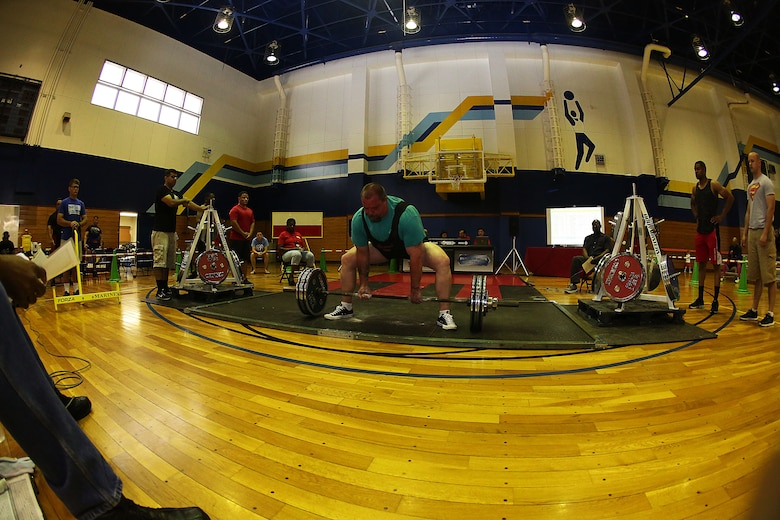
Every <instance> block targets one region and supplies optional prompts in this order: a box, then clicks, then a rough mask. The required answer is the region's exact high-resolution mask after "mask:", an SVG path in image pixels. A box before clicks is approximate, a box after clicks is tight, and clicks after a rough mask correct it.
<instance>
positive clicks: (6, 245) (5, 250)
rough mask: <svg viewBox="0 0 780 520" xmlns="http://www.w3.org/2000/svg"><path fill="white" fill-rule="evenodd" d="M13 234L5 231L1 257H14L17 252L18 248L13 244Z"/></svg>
mask: <svg viewBox="0 0 780 520" xmlns="http://www.w3.org/2000/svg"><path fill="white" fill-rule="evenodd" d="M10 237H11V234H10V233H8V231H3V241H2V242H0V255H12V254H14V251H15V250H16V246H15V245H14V243H13V242H11V238H10Z"/></svg>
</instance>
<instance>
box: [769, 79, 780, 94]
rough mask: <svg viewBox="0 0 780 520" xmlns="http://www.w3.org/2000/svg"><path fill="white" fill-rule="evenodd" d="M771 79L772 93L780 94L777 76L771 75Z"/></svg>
mask: <svg viewBox="0 0 780 520" xmlns="http://www.w3.org/2000/svg"><path fill="white" fill-rule="evenodd" d="M769 81H771V82H772V94H774V95H775V96H780V83H778V82H777V78H775V75H774V74H770V75H769Z"/></svg>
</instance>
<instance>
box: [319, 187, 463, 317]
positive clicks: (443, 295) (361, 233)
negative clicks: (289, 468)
mask: <svg viewBox="0 0 780 520" xmlns="http://www.w3.org/2000/svg"><path fill="white" fill-rule="evenodd" d="M360 198H361V202H362V207H361V208H360V209H358V210H357V211H356V212H355V214H354V216H353V217H352V242H353V243H354V244H355V246H354V247H352V249H350V250H349V251H347V252H346V253H344V255H343V256H342V257H341V272H340V275H341V289H342V291H343V296H342V298H341V303H339V304H338V305H337V306H336V309H335V310H334V311H333V312H331V313H330V314H326V315H325V319H328V320H340V319H346V318H351V317H352V316H354V311H353V309H352V298H353V297H352V294H353V293H354V292H355V285H357V279H358V277H359V278H360V284H359V287H358V290H357V295H358V298H360V299H369V298H370V297H371V288H370V287H369V285H368V277H369V268H370V266H371V264H380V263H386V262H389V261H390V260H391V259H393V258H408V259H409V271H410V278H411V287H410V293H409V301H411V302H412V303H415V304H418V303H421V302H422V301H423V297H422V289H421V287H420V282H421V280H422V270H423V267H428V268H430V269H432V270H433V271H434V272H435V285H436V296H437V298H438V299H439V316H438V318H437V319H436V324H437V325H438V326H440V327H441V328H442V329H444V330H456V329H457V328H458V326H457V325H456V324H455V320H454V319H453V317H452V314H451V313H450V303H449V298H450V289H451V288H452V272H451V271H450V258H449V257H448V256H447V253H445V252H444V250H443V249H442V248H441V247H439V246H438V245H436V244H434V243H432V242H426V241H425V229H424V228H423V225H422V219H421V218H420V213H419V212H418V211H417V208H415V207H414V206H412V205H411V204H409V203H407V202H404V201H403V200H402V199H400V198H398V197H393V196H391V195H387V193H386V191H385V189H384V187H383V186H382V185H380V184H377V183H370V184H367V185H365V186H364V187H363V189H362V191H361V193H360Z"/></svg>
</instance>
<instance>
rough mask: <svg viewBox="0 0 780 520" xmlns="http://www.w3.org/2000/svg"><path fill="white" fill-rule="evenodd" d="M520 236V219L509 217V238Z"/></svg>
mask: <svg viewBox="0 0 780 520" xmlns="http://www.w3.org/2000/svg"><path fill="white" fill-rule="evenodd" d="M519 234H520V217H518V216H512V217H509V236H512V237H516V236H517V235H519Z"/></svg>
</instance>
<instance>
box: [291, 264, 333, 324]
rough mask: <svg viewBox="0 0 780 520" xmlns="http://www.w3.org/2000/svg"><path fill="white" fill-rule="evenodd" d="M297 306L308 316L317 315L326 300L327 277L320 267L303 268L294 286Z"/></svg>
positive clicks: (325, 303)
mask: <svg viewBox="0 0 780 520" xmlns="http://www.w3.org/2000/svg"><path fill="white" fill-rule="evenodd" d="M295 297H296V299H297V300H298V307H299V308H300V309H301V311H302V312H303V313H304V314H306V315H309V316H319V315H320V314H322V311H323V310H325V305H327V302H328V278H327V277H326V276H325V273H323V272H322V269H319V268H313V269H304V270H303V272H301V274H300V276H298V283H297V284H296V286H295Z"/></svg>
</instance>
